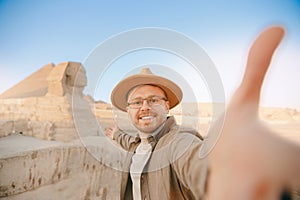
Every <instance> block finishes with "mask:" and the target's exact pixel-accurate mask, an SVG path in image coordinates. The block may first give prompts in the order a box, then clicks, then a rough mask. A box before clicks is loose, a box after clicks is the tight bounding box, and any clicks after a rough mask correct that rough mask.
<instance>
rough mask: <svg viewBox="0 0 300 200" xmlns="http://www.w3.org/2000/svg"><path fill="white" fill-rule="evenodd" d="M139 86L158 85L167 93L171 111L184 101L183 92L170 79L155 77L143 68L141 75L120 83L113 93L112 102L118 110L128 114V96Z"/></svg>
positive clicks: (130, 77)
mask: <svg viewBox="0 0 300 200" xmlns="http://www.w3.org/2000/svg"><path fill="white" fill-rule="evenodd" d="M139 85H156V86H158V87H160V88H161V89H162V90H164V92H165V93H166V97H167V99H168V101H169V102H170V109H171V108H173V107H175V106H176V105H178V104H179V103H180V101H181V99H182V91H181V89H180V87H179V86H178V85H176V84H175V83H174V82H172V81H170V80H169V79H166V78H163V77H161V76H157V75H154V74H153V73H152V72H151V71H150V69H149V68H142V69H141V72H140V73H139V74H135V75H132V76H129V77H127V78H125V79H123V80H122V81H120V82H119V83H118V84H117V85H116V87H115V88H114V89H113V91H112V93H111V96H110V97H111V102H112V104H113V105H114V106H115V107H117V108H118V109H120V110H122V111H125V112H126V107H127V94H128V92H129V91H130V90H132V89H133V88H135V87H136V86H139Z"/></svg>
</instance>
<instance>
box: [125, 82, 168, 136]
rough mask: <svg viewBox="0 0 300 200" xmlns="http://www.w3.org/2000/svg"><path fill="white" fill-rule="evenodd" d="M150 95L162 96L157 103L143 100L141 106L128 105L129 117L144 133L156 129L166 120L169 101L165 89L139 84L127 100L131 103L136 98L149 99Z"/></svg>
mask: <svg viewBox="0 0 300 200" xmlns="http://www.w3.org/2000/svg"><path fill="white" fill-rule="evenodd" d="M149 97H161V98H160V99H158V101H157V102H156V103H152V105H149V103H148V101H147V100H143V101H141V102H142V104H141V106H140V108H133V107H134V106H131V105H129V106H128V107H127V113H128V116H129V119H130V120H131V122H132V123H133V125H134V126H135V127H136V128H137V129H138V130H140V131H142V132H144V133H152V132H153V131H155V130H156V129H157V128H158V127H159V126H160V125H161V124H162V123H163V122H164V121H165V120H166V118H167V114H168V113H169V102H168V101H166V100H164V99H166V96H165V94H164V92H163V90H162V89H160V88H159V87H155V86H152V85H143V86H138V87H137V88H135V89H133V91H132V92H131V93H130V94H129V96H128V100H127V102H129V103H131V102H134V100H138V99H147V98H149ZM162 98H164V99H162ZM149 99H150V98H149ZM150 104H151V103H150Z"/></svg>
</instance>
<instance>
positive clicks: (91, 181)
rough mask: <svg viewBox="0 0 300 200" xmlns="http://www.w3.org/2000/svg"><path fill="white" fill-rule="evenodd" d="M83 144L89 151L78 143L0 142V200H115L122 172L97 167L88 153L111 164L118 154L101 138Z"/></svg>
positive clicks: (21, 139)
mask: <svg viewBox="0 0 300 200" xmlns="http://www.w3.org/2000/svg"><path fill="white" fill-rule="evenodd" d="M16 141H18V142H17V143H16ZM95 141H98V142H95ZM29 143H30V144H29ZM13 144H18V145H19V147H18V150H16V149H14V146H13ZM84 144H85V145H87V146H89V147H90V148H89V147H87V146H83V145H82V143H80V142H79V141H76V142H73V143H68V144H60V143H58V142H54V141H42V140H39V139H35V138H32V137H28V136H22V135H11V136H8V137H6V138H5V139H3V140H1V141H0V149H1V150H3V148H5V149H4V151H2V152H1V153H0V156H1V160H0V197H1V199H2V198H3V199H7V200H8V199H10V200H12V199H15V200H21V199H22V200H24V199H28V200H29V199H30V200H31V199H42V200H43V199H119V195H120V183H121V177H122V171H120V170H117V169H114V168H112V167H110V166H109V165H108V163H109V162H105V163H101V160H100V159H97V158H96V157H94V156H93V155H92V154H90V152H89V151H88V149H91V148H93V149H94V152H96V151H97V152H101V153H102V154H105V155H109V156H110V157H113V158H116V159H115V160H121V159H118V158H120V154H119V153H118V152H112V151H110V150H109V149H110V148H109V146H110V145H111V144H110V143H109V142H108V141H107V140H106V139H104V138H99V137H98V138H87V139H86V141H85V143H84ZM26 145H27V146H26ZM108 145H109V146H108ZM101 153H99V154H98V156H100V157H104V156H105V155H100V154H101ZM4 154H6V155H4ZM98 158H99V157H98ZM113 160H114V159H111V161H110V163H112V162H114V161H113ZM116 162H117V161H116Z"/></svg>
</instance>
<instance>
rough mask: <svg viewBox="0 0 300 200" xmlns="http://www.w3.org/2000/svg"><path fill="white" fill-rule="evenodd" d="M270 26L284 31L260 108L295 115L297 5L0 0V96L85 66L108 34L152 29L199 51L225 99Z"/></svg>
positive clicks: (217, 0) (299, 99)
mask: <svg viewBox="0 0 300 200" xmlns="http://www.w3.org/2000/svg"><path fill="white" fill-rule="evenodd" d="M270 25H281V26H283V27H284V28H285V29H286V31H287V32H286V37H285V38H284V40H283V42H282V44H281V45H280V47H279V49H278V50H277V52H276V56H275V57H274V59H273V62H272V66H271V68H270V71H269V73H268V75H267V79H266V82H265V85H264V88H263V95H262V105H264V106H280V107H293V108H297V109H300V92H299V88H298V87H299V86H300V78H299V77H300V1H299V0H286V1H282V0H265V1H261V0H251V1H250V0H249V1H223V0H213V1H207V0H206V1H204V0H202V1H201V0H198V1H196V0H194V1H176V0H172V1H171V0H168V1H161V0H151V1H146V0H139V1H137V0H136V1H134V0H127V1H125V0H119V1H116V0H110V1H96V0H95V1H92V0H87V1H83V0H82V1H79V0H77V1H76V0H75V1H71V0H70V1H67V0H48V1H47V0H44V1H40V0H0V72H1V73H0V81H1V84H0V93H2V92H4V91H5V90H7V89H8V88H10V87H11V86H13V85H14V84H16V83H18V82H19V81H21V80H22V79H24V78H25V77H27V76H28V75H30V74H31V73H33V72H34V71H36V70H38V69H39V68H41V67H42V66H43V65H45V64H47V63H49V62H52V63H54V64H58V63H60V62H64V61H76V62H81V63H84V62H85V59H86V58H87V57H88V56H89V54H90V52H92V51H93V50H94V49H95V48H96V47H97V46H98V45H99V44H101V43H102V42H104V41H105V40H107V39H108V38H110V37H112V36H113V35H116V34H119V33H121V32H124V31H128V30H131V29H136V28H143V27H158V28H164V29H170V30H174V31H178V32H180V33H182V34H184V35H186V36H188V37H190V38H191V39H193V40H194V41H195V42H197V43H198V44H199V45H201V46H202V47H203V48H204V49H205V50H206V52H207V54H208V55H209V56H210V57H211V59H212V61H213V62H214V64H215V66H216V68H217V70H218V72H219V74H220V77H221V79H222V82H223V85H224V88H225V94H226V97H230V96H231V94H232V92H233V91H234V89H235V88H236V87H237V85H238V83H239V82H240V80H241V77H242V74H243V71H244V66H245V62H246V56H247V52H248V48H249V46H250V44H251V42H252V41H253V40H254V39H255V37H256V36H257V34H258V33H259V32H260V31H261V30H263V29H265V28H266V27H267V26H270ZM174 42H176V41H174ZM143 53H145V52H143ZM146 53H147V52H146ZM160 56H162V55H159V56H156V54H155V53H151V52H150V54H147V56H146V57H147V59H148V61H147V62H149V63H151V62H152V63H158V64H165V63H164V62H161V63H159V60H158V58H160ZM129 57H130V56H129ZM130 58H131V57H130ZM166 58H167V57H164V59H166ZM133 59H134V57H132V60H133ZM129 60H130V59H127V61H126V62H129ZM172 62H173V63H174V62H176V59H175V60H173V61H170V63H172ZM178 63H180V62H178ZM134 65H136V63H134V62H133V63H132V66H134ZM112 76H113V74H112ZM186 76H188V75H186ZM112 80H114V78H113V77H112ZM99 87H100V90H103V91H105V92H104V93H105V95H103V97H97V96H94V94H92V96H94V97H95V98H96V100H99V99H97V98H100V99H101V98H102V99H101V100H104V101H109V92H110V89H111V88H109V87H104V86H103V89H102V88H101V86H99ZM204 100H205V98H204Z"/></svg>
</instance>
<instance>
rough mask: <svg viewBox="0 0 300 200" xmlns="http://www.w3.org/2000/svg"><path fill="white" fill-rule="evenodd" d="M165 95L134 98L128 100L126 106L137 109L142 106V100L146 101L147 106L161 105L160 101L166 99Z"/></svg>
mask: <svg viewBox="0 0 300 200" xmlns="http://www.w3.org/2000/svg"><path fill="white" fill-rule="evenodd" d="M166 100H167V99H166V98H165V97H160V96H149V97H147V98H144V99H143V98H135V99H133V100H131V101H130V102H128V103H127V104H128V106H129V107H130V108H133V109H138V108H141V107H142V106H143V103H144V101H147V103H148V105H149V106H155V105H161V102H162V101H166Z"/></svg>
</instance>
